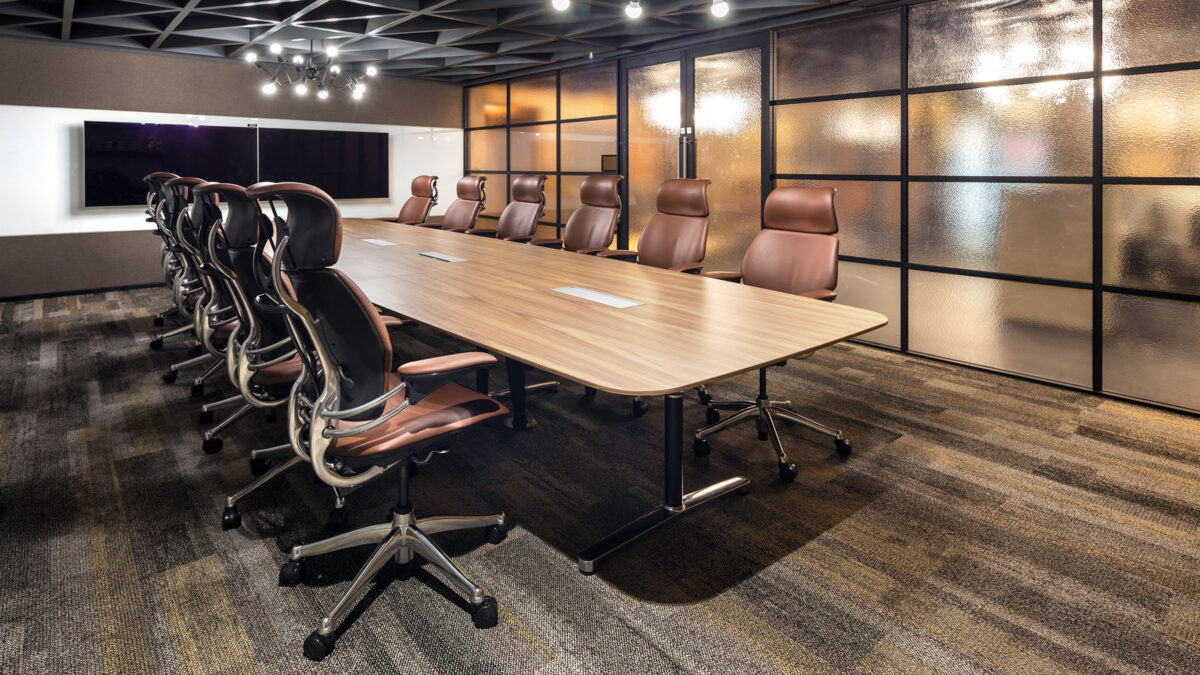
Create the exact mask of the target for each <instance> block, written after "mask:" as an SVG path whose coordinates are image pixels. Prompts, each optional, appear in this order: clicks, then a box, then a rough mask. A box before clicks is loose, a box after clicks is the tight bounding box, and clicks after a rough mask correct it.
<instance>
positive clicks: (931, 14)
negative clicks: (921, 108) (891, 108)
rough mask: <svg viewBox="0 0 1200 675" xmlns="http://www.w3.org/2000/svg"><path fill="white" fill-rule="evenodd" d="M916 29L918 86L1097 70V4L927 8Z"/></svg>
mask: <svg viewBox="0 0 1200 675" xmlns="http://www.w3.org/2000/svg"><path fill="white" fill-rule="evenodd" d="M908 27H909V40H908V58H909V65H908V84H909V86H911V87H927V86H932V85H938V84H957V83H960V82H992V81H995V80H1006V79H1011V78H1017V77H1033V76H1039V75H1057V74H1062V73H1079V72H1084V71H1088V70H1091V69H1092V0H1052V1H1044V0H1038V1H1018V2H1013V0H950V1H945V0H944V1H943V2H927V3H923V4H919V5H913V7H912V8H911V9H910V10H909V15H908Z"/></svg>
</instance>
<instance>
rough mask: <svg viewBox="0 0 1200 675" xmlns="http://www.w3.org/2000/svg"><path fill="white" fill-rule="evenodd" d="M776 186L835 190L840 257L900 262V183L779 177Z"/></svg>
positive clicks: (834, 206)
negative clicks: (847, 256) (829, 188)
mask: <svg viewBox="0 0 1200 675" xmlns="http://www.w3.org/2000/svg"><path fill="white" fill-rule="evenodd" d="M775 185H777V186H779V187H783V186H785V185H798V186H801V187H831V188H834V189H836V190H837V194H836V195H834V199H833V208H834V210H835V211H836V212H837V219H838V239H839V240H840V241H841V244H840V248H841V253H842V255H849V256H856V257H859V258H877V259H880V260H900V182H899V181H883V180H873V181H862V180H789V179H782V178H781V179H779V180H777V181H775Z"/></svg>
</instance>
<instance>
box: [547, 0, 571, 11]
mask: <svg viewBox="0 0 1200 675" xmlns="http://www.w3.org/2000/svg"><path fill="white" fill-rule="evenodd" d="M550 6H551V7H553V8H554V9H557V10H558V11H560V12H564V11H566V9H567V8H568V7H570V6H571V0H550Z"/></svg>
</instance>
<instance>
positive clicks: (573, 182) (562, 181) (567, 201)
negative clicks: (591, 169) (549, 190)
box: [559, 176, 584, 225]
mask: <svg viewBox="0 0 1200 675" xmlns="http://www.w3.org/2000/svg"><path fill="white" fill-rule="evenodd" d="M583 179H584V176H562V177H560V178H559V185H560V188H559V190H560V191H561V195H560V197H559V200H560V202H561V209H562V210H561V211H560V214H559V215H560V218H561V220H560V221H559V222H561V223H562V224H563V225H566V224H567V221H568V220H570V219H571V214H572V213H575V209H577V208H579V187H580V186H581V185H583Z"/></svg>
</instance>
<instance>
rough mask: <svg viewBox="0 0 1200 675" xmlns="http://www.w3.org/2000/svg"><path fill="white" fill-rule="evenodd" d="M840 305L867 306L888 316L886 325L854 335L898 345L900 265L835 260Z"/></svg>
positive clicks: (877, 342)
mask: <svg viewBox="0 0 1200 675" xmlns="http://www.w3.org/2000/svg"><path fill="white" fill-rule="evenodd" d="M837 292H838V297H837V303H838V304H839V305H847V306H849V307H861V308H863V309H870V310H873V311H876V312H879V313H880V314H882V315H884V316H886V317H887V318H888V325H886V326H884V327H883V328H877V329H875V330H873V331H871V332H870V333H867V334H865V335H862V336H861V337H859V338H857V339H859V340H865V341H866V342H874V343H876V344H881V345H887V346H889V347H896V348H897V349H898V348H899V347H900V268H899V267H882V266H879V265H863V264H860V263H850V262H840V263H838V287H837Z"/></svg>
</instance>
